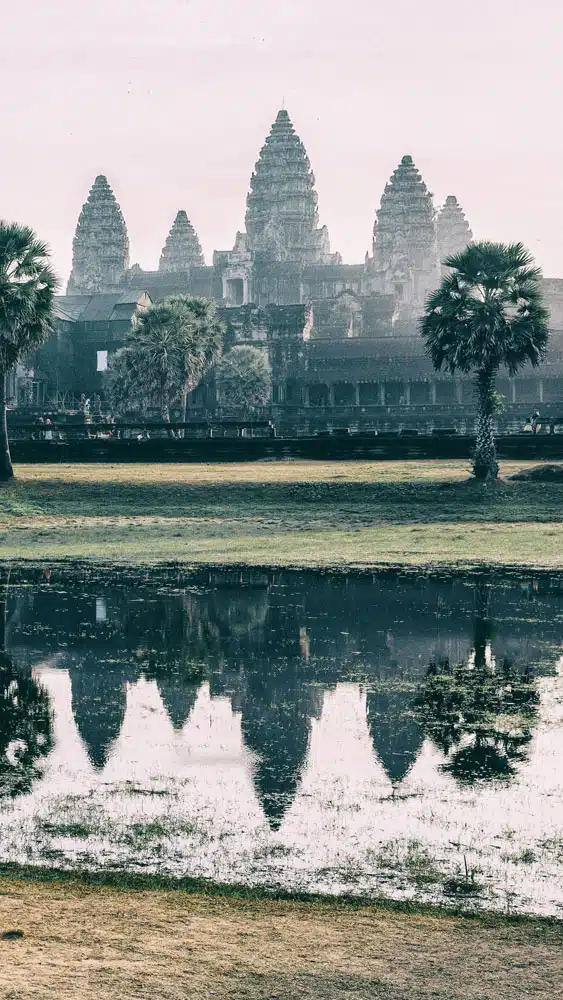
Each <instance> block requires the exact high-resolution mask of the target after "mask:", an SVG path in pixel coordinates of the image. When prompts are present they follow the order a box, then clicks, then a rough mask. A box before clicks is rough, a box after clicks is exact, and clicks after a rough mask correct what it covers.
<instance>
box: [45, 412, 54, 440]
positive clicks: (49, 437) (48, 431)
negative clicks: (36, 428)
mask: <svg viewBox="0 0 563 1000" xmlns="http://www.w3.org/2000/svg"><path fill="white" fill-rule="evenodd" d="M45 427H46V430H45V440H46V441H52V440H53V425H52V424H51V421H50V420H49V417H47V419H46V421H45Z"/></svg>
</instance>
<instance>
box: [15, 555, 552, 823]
mask: <svg viewBox="0 0 563 1000" xmlns="http://www.w3.org/2000/svg"><path fill="white" fill-rule="evenodd" d="M5 590H6V593H5V628H4V631H5V637H4V648H5V652H4V654H3V655H4V660H3V666H2V671H3V674H4V700H3V702H2V703H1V704H0V712H1V713H2V714H1V723H0V725H1V732H0V740H1V746H0V751H1V752H2V753H3V755H4V757H6V754H8V755H9V753H10V752H11V753H12V755H13V752H14V750H13V748H14V746H15V745H16V744H17V741H20V743H25V741H26V740H27V741H28V744H29V745H28V748H27V749H26V751H25V754H24V757H25V758H26V761H27V763H25V761H23V762H22V765H21V768H20V770H22V768H23V770H26V768H27V771H26V773H27V774H28V776H29V780H27V781H20V783H19V784H18V783H16V785H15V786H14V787H10V786H9V783H8V782H7V781H6V783H5V792H6V790H8V791H9V793H10V794H12V795H13V794H18V793H20V792H25V791H28V790H29V788H30V787H31V783H32V780H34V779H35V778H36V777H37V775H38V774H39V773H40V762H41V760H42V759H44V758H45V757H46V755H47V753H48V752H49V751H50V749H51V748H52V744H53V736H52V732H51V730H50V729H49V726H48V724H47V721H46V715H45V692H44V690H43V689H42V687H41V684H40V683H38V682H37V681H34V680H33V676H35V675H36V671H35V674H33V673H32V668H40V667H41V665H42V664H45V663H51V664H54V665H55V666H56V668H57V670H60V671H67V672H68V677H69V679H70V687H71V707H72V715H73V717H74V722H75V725H76V730H77V732H78V734H79V736H80V739H81V741H82V743H83V745H84V747H85V748H86V750H87V754H88V758H89V760H90V763H91V765H92V767H93V768H95V769H97V770H98V771H102V770H103V769H104V767H105V766H106V765H107V763H108V761H109V760H110V759H111V756H112V753H113V752H114V749H115V747H116V743H117V741H118V740H119V737H120V733H121V732H122V728H123V724H124V720H125V716H126V712H127V703H128V691H129V690H130V689H131V685H135V684H136V683H137V682H138V681H139V680H140V679H144V680H146V681H151V682H154V683H155V684H156V687H157V688H158V692H159V695H160V698H161V701H162V705H163V706H164V708H165V710H166V713H167V715H168V718H169V720H170V723H171V725H172V727H173V730H174V731H175V732H176V733H177V734H178V733H180V732H181V731H182V730H183V729H184V727H185V726H186V724H188V723H189V721H190V718H191V716H192V713H193V709H194V706H195V704H196V702H197V699H198V696H199V695H200V693H201V691H202V690H203V689H204V687H207V689H208V691H209V695H210V697H211V700H212V701H213V699H216V698H225V697H226V698H228V699H229V701H230V704H231V706H232V711H233V712H234V713H235V714H236V715H238V716H239V717H240V725H241V733H242V739H243V743H244V746H245V748H246V750H247V751H249V752H250V753H251V757H252V761H253V766H252V775H253V781H254V786H255V792H256V795H257V798H258V801H259V803H260V805H261V807H262V809H263V812H264V814H265V816H266V817H267V819H268V822H269V824H270V826H271V828H272V829H273V830H275V829H278V828H279V826H280V824H281V822H282V820H283V817H284V815H285V813H286V811H287V809H288V808H289V806H290V805H291V802H292V801H293V799H294V797H295V795H296V792H297V788H298V785H299V782H300V779H301V776H302V773H303V769H304V767H305V764H306V759H307V754H308V750H309V746H310V739H311V726H312V723H313V720H317V721H318V720H319V719H320V717H321V713H322V710H323V702H324V698H325V693H326V692H327V691H329V690H331V689H334V688H335V687H336V686H337V685H338V684H341V683H343V682H354V683H356V684H359V685H360V686H361V689H362V690H363V691H364V692H365V712H366V724H367V730H368V732H369V737H370V739H371V743H372V746H373V751H374V754H375V757H376V759H377V761H378V762H379V763H380V764H381V765H382V766H383V768H384V770H385V772H386V774H387V776H388V778H389V781H390V782H391V784H392V786H393V788H394V789H396V788H397V787H398V786H399V785H400V784H401V782H403V781H404V779H405V777H406V776H407V775H408V773H409V771H410V770H411V768H412V767H413V765H414V763H415V762H416V760H417V758H418V756H419V754H420V753H421V750H422V748H423V744H424V742H425V740H426V739H427V738H428V739H430V740H431V741H433V744H434V745H435V746H436V747H437V748H438V749H439V750H440V751H442V753H443V756H444V771H445V772H446V773H449V774H451V775H452V776H453V777H454V778H455V779H457V780H459V781H465V782H467V781H469V782H471V781H478V780H481V779H483V780H493V779H494V778H504V779H508V778H510V777H511V776H513V775H514V774H515V773H516V770H515V769H516V768H517V766H518V765H519V764H521V763H522V762H523V761H525V760H526V753H527V747H528V746H529V743H530V740H531V737H532V734H533V731H534V726H535V715H536V713H537V704H538V695H537V691H536V687H535V683H536V680H535V678H536V676H537V675H538V672H539V673H540V674H541V673H542V672H544V671H546V670H549V669H550V664H551V667H553V663H554V655H555V654H554V652H553V651H554V650H555V649H556V648H557V646H558V644H559V642H560V628H561V610H562V597H563V590H562V589H561V588H560V587H559V586H558V584H557V582H552V583H551V584H546V583H542V584H541V585H540V584H537V583H536V584H534V582H533V581H528V580H526V581H520V580H517V579H515V580H514V581H512V582H506V581H505V582H502V583H501V582H499V581H495V580H481V581H480V582H477V583H475V582H472V581H471V580H463V579H442V580H440V579H431V578H426V577H422V578H416V577H408V576H402V577H401V576H393V575H390V574H388V575H386V576H384V577H375V578H373V580H372V579H371V578H369V579H366V578H361V577H331V576H319V577H314V576H312V575H310V574H309V575H307V574H302V575H299V574H290V573H285V574H284V573H280V574H273V575H272V574H270V575H269V576H267V575H261V574H259V573H254V574H253V573H245V574H243V575H242V576H241V575H239V574H235V573H232V574H229V573H223V574H213V573H205V574H199V575H196V576H191V577H186V578H180V577H178V579H177V580H176V579H175V580H174V581H173V582H172V583H171V581H170V579H169V580H168V581H167V584H166V586H165V585H164V579H163V578H161V579H159V580H155V581H151V579H150V577H146V578H143V577H141V576H139V575H137V576H131V577H129V578H128V579H116V580H115V581H114V582H112V581H108V580H107V578H104V577H100V578H96V577H95V576H92V575H91V574H90V575H88V576H82V577H81V576H80V574H78V575H72V574H70V573H68V572H66V573H63V572H62V571H58V570H57V571H54V572H53V573H50V574H47V576H45V575H44V574H41V572H40V571H38V572H37V573H36V574H35V578H34V579H32V580H29V579H27V580H23V579H22V578H18V576H17V574H15V575H12V577H11V579H10V582H9V586H7V587H6V588H5ZM18 686H19V706H18V711H15V709H14V704H13V702H14V697H13V696H14V692H15V691H16V688H17V687H18ZM10 692H11V693H10ZM26 699H27V709H26V708H25V704H26ZM10 706H11V707H10ZM26 712H27V719H26V723H25V725H23V723H22V718H23V717H25V714H26ZM507 718H508V720H509V723H510V724H509V725H508V727H507V723H506V720H507ZM10 727H12V729H13V731H10ZM34 727H35V728H37V729H38V731H37V733H35V735H33V733H34ZM138 735H139V740H141V741H142V740H143V733H142V732H141V731H140V732H139V734H138ZM10 748H11V749H10ZM26 755H27V756H26ZM28 758H29V759H28ZM35 758H37V760H36V759H35ZM12 759H13V756H12ZM6 760H7V758H6ZM24 765H25V766H24ZM2 773H6V774H11V773H13V771H10V766H9V761H8V763H5V765H4V767H3V772H2Z"/></svg>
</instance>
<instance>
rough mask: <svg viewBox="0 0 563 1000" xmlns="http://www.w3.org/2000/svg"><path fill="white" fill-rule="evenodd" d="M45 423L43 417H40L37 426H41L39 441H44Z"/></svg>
mask: <svg viewBox="0 0 563 1000" xmlns="http://www.w3.org/2000/svg"><path fill="white" fill-rule="evenodd" d="M44 423H45V421H44V420H43V417H42V416H41V415H39V417H38V418H37V424H38V426H39V433H38V435H37V436H38V439H39V441H42V440H43V425H44ZM34 436H35V435H34Z"/></svg>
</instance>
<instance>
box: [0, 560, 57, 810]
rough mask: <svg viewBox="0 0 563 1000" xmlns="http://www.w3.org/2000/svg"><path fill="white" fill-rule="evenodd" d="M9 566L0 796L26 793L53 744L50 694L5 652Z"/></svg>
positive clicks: (0, 647)
mask: <svg viewBox="0 0 563 1000" xmlns="http://www.w3.org/2000/svg"><path fill="white" fill-rule="evenodd" d="M9 581H10V573H9V570H8V571H7V573H5V574H4V579H3V580H2V582H1V583H0V798H4V797H7V796H16V795H25V794H27V793H28V792H30V791H31V788H32V785H33V782H34V781H35V779H36V778H38V777H40V776H41V763H42V762H43V761H44V759H45V757H46V756H47V754H48V753H49V752H50V751H51V749H52V747H53V714H52V710H51V705H50V701H49V695H48V693H47V691H46V690H45V688H44V687H42V685H41V684H38V683H37V681H36V680H35V678H34V677H33V674H32V672H31V670H30V669H28V668H25V667H22V668H20V667H18V666H16V665H15V664H14V662H13V659H12V657H11V656H10V655H9V654H8V653H7V652H6V647H5V641H6V614H7V598H8V587H9Z"/></svg>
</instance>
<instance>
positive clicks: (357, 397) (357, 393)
mask: <svg viewBox="0 0 563 1000" xmlns="http://www.w3.org/2000/svg"><path fill="white" fill-rule="evenodd" d="M359 405H360V383H359V382H354V406H359Z"/></svg>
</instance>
